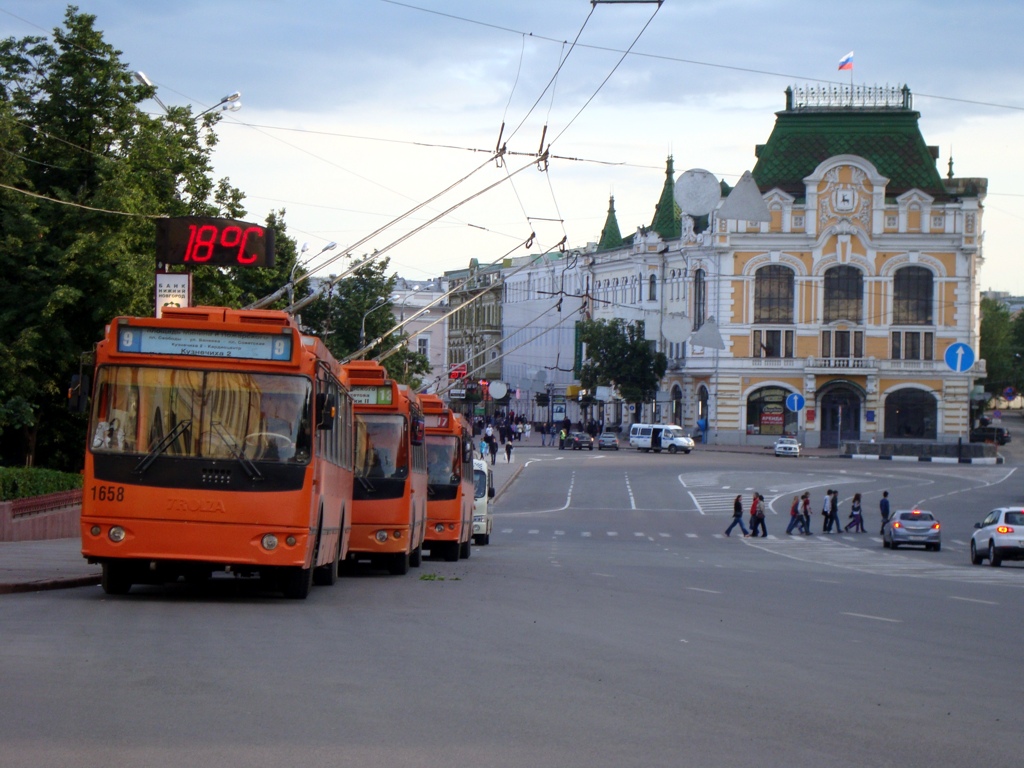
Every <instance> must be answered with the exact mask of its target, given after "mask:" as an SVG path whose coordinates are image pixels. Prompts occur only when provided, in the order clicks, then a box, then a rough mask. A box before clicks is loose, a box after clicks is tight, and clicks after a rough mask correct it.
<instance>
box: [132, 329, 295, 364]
mask: <svg viewBox="0 0 1024 768" xmlns="http://www.w3.org/2000/svg"><path fill="white" fill-rule="evenodd" d="M117 351H118V352H137V353H139V354H145V355H191V356H193V357H230V358H238V359H240V360H281V361H285V360H291V359H292V337H291V335H289V334H283V333H224V332H221V333H218V332H215V331H197V330H191V329H185V328H146V327H141V326H133V325H128V326H124V327H123V328H121V329H120V330H119V331H118V333H117Z"/></svg>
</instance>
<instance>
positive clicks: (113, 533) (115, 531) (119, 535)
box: [107, 525, 125, 543]
mask: <svg viewBox="0 0 1024 768" xmlns="http://www.w3.org/2000/svg"><path fill="white" fill-rule="evenodd" d="M107 536H109V537H110V540H111V541H113V542H114V543H117V542H119V541H124V536H125V533H124V528H122V527H121V526H120V525H115V526H114V527H112V528H111V529H110V531H108V532H107Z"/></svg>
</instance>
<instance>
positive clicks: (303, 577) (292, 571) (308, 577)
mask: <svg viewBox="0 0 1024 768" xmlns="http://www.w3.org/2000/svg"><path fill="white" fill-rule="evenodd" d="M312 588H313V569H312V568H302V567H301V566H293V567H287V568H284V570H283V572H282V573H281V592H283V593H284V596H285V597H287V598H288V599H289V600H305V599H306V598H307V597H309V591H310V590H311V589H312Z"/></svg>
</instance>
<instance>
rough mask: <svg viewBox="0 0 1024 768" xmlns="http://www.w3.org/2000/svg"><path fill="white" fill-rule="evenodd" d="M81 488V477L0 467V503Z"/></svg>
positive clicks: (48, 471)
mask: <svg viewBox="0 0 1024 768" xmlns="http://www.w3.org/2000/svg"><path fill="white" fill-rule="evenodd" d="M81 487H82V476H81V475H79V474H71V473H68V472H58V471H57V470H55V469H35V468H25V467H21V468H15V467H0V501H12V500H14V499H25V498H28V497H30V496H42V495H44V494H47V493H57V492H58V491H72V490H74V489H75V488H81Z"/></svg>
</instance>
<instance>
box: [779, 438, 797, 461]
mask: <svg viewBox="0 0 1024 768" xmlns="http://www.w3.org/2000/svg"><path fill="white" fill-rule="evenodd" d="M775 455H776V456H799V455H800V443H799V442H798V441H797V439H796V438H795V437H780V438H779V439H778V440H776V441H775Z"/></svg>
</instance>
